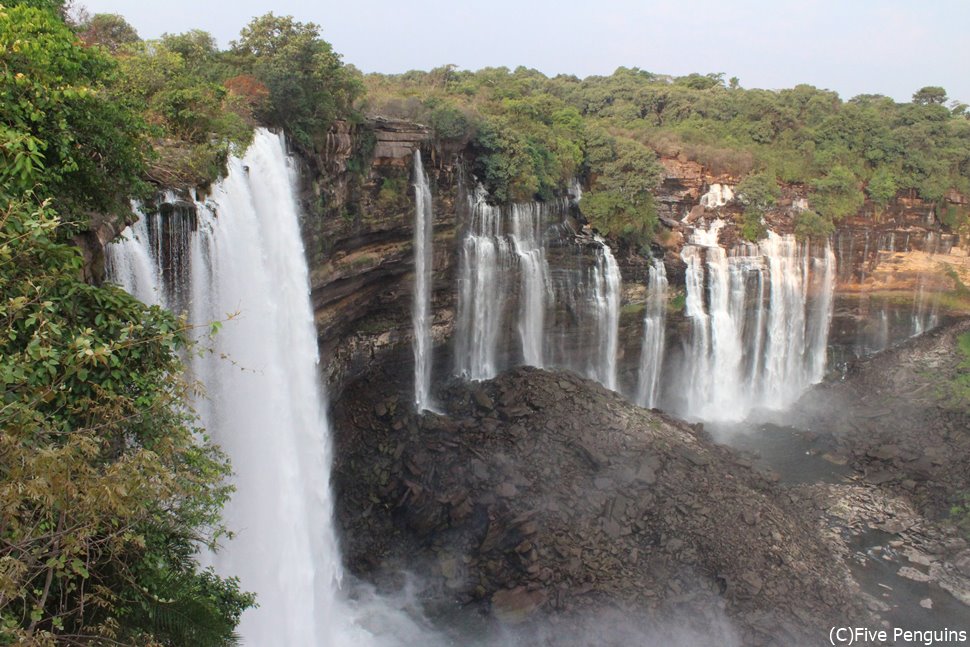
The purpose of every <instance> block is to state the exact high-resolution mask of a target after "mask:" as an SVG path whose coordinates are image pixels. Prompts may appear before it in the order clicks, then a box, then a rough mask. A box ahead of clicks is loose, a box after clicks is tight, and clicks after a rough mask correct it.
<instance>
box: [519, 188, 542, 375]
mask: <svg viewBox="0 0 970 647" xmlns="http://www.w3.org/2000/svg"><path fill="white" fill-rule="evenodd" d="M511 225H512V231H511V236H510V240H511V243H512V248H513V249H514V250H515V253H516V255H517V256H518V260H519V274H520V277H521V293H520V294H521V296H520V299H519V301H520V305H519V323H518V326H517V328H518V331H519V339H520V341H521V342H522V358H523V361H524V362H525V363H526V364H528V365H529V366H538V367H540V368H541V367H542V366H543V365H544V359H545V355H544V353H543V344H544V342H545V319H546V301H547V294H548V293H549V265H548V263H547V262H546V252H545V248H544V247H543V244H542V225H543V215H542V208H541V207H540V205H538V204H537V203H535V202H530V203H527V204H513V205H512V213H511Z"/></svg>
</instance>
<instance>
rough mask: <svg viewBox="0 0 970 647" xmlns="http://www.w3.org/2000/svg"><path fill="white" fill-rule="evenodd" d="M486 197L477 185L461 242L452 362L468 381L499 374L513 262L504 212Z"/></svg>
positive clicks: (484, 378)
mask: <svg viewBox="0 0 970 647" xmlns="http://www.w3.org/2000/svg"><path fill="white" fill-rule="evenodd" d="M486 197H487V194H486V192H485V190H484V189H483V188H481V187H479V189H478V190H477V191H476V192H475V195H474V196H473V197H472V198H471V214H472V215H471V218H472V222H471V228H470V229H469V232H468V235H466V236H465V239H464V241H462V246H461V252H460V256H461V258H460V263H459V279H458V284H459V293H458V335H457V339H456V342H455V347H456V352H455V360H456V369H457V372H458V374H459V375H461V376H463V377H466V378H468V379H471V380H487V379H489V378H491V377H494V376H495V375H496V374H497V373H498V371H499V370H500V369H499V363H498V352H499V348H498V344H499V338H500V333H501V326H502V321H503V318H504V317H503V312H502V311H503V309H504V307H505V305H506V304H505V301H504V300H505V284H506V281H507V275H508V273H509V270H510V268H509V265H510V263H511V262H512V255H511V254H510V245H509V241H508V239H507V238H506V236H505V235H504V232H503V227H502V212H501V210H500V209H498V208H497V207H493V206H492V205H490V204H488V202H486Z"/></svg>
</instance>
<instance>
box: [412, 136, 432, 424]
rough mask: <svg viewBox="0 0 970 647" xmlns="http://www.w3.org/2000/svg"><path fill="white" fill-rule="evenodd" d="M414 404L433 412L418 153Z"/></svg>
mask: <svg viewBox="0 0 970 647" xmlns="http://www.w3.org/2000/svg"><path fill="white" fill-rule="evenodd" d="M414 204H415V207H414V301H413V303H412V305H411V321H412V323H413V326H414V343H413V347H414V404H415V407H416V408H417V410H418V411H419V412H420V411H424V410H425V409H431V408H433V405H432V402H431V352H432V346H431V270H432V253H433V251H434V250H433V231H432V230H433V227H434V213H433V212H432V206H431V189H430V188H429V186H428V176H427V174H426V173H425V172H424V166H423V165H422V164H421V151H415V153H414Z"/></svg>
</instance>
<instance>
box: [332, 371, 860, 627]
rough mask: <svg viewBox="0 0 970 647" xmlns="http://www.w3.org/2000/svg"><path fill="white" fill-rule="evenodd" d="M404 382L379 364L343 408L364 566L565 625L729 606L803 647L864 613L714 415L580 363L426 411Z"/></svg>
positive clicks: (344, 493) (352, 528)
mask: <svg viewBox="0 0 970 647" xmlns="http://www.w3.org/2000/svg"><path fill="white" fill-rule="evenodd" d="M395 384H396V376H395V375H393V374H392V375H391V376H389V377H378V376H377V375H370V376H368V377H367V378H364V379H361V380H358V381H357V382H355V383H354V384H352V385H350V386H348V388H347V389H346V390H345V391H344V393H343V397H342V398H341V400H340V402H339V403H337V405H336V407H335V416H334V417H335V428H336V429H337V430H338V431H337V436H336V450H337V452H336V454H337V457H338V458H337V461H336V465H335V487H336V490H337V494H338V501H339V511H338V518H339V523H340V526H341V527H342V528H343V531H344V534H345V542H344V545H345V549H346V555H347V557H346V559H347V563H348V565H349V566H350V568H351V570H352V571H354V572H355V573H358V574H361V575H364V576H365V577H368V578H376V579H378V580H379V579H380V577H381V573H384V572H387V573H391V572H394V571H396V570H397V569H412V570H414V571H416V572H418V573H420V574H421V575H422V576H423V577H424V579H423V587H424V590H423V593H422V594H423V596H424V597H425V598H426V599H429V600H431V601H432V602H437V603H438V604H439V605H447V604H449V603H452V602H454V601H457V602H460V603H472V604H475V605H477V606H480V607H481V608H483V609H486V610H489V611H490V614H491V615H492V616H493V617H495V618H497V619H499V620H500V621H501V622H504V623H515V622H520V621H524V620H527V621H528V622H535V623H541V622H542V618H546V617H550V616H551V617H553V618H554V619H555V620H554V626H556V627H560V628H561V629H564V631H563V634H564V635H568V630H566V628H568V627H570V626H571V624H570V622H571V621H572V620H571V619H576V618H585V617H589V616H590V614H601V613H605V612H608V611H610V610H613V611H615V610H623V611H625V612H626V613H627V614H628V617H639V618H643V619H645V620H646V619H653V620H656V621H658V622H659V621H660V619H661V618H665V617H672V616H676V617H685V618H691V619H692V620H691V622H693V623H694V624H695V629H697V628H704V627H709V626H714V625H715V624H716V623H717V619H718V618H720V617H721V616H722V614H726V615H727V617H728V619H729V620H730V622H731V623H733V625H734V626H735V627H736V628H737V630H738V631H739V632H740V635H741V636H742V640H743V643H744V644H750V645H759V644H792V643H793V642H795V641H797V640H799V639H806V638H807V637H808V636H813V637H817V636H818V635H822V634H820V633H818V632H819V631H821V630H822V629H823V628H826V627H828V626H830V625H831V624H832V623H834V622H835V621H836V620H839V621H843V620H845V619H847V618H850V617H854V616H859V615H860V614H863V613H864V611H863V610H862V609H859V608H857V607H856V604H855V602H854V600H853V597H852V594H851V591H850V588H849V586H848V585H847V579H848V574H847V570H846V568H845V566H844V565H843V564H842V563H841V562H840V561H838V560H833V559H832V558H831V555H830V554H829V553H828V552H827V550H826V548H825V547H824V545H823V542H822V541H821V539H820V535H819V531H818V530H817V529H816V527H815V526H814V525H813V524H812V523H811V522H809V521H808V520H807V519H806V518H805V517H804V516H803V515H802V514H801V513H800V511H799V509H797V508H796V507H794V506H793V505H792V503H791V500H790V499H789V498H788V497H787V496H786V495H785V494H784V492H783V491H782V489H781V488H780V487H779V486H778V485H777V484H776V483H775V481H776V479H777V476H776V475H774V474H772V473H770V472H764V471H762V470H760V469H758V468H756V467H754V466H753V465H752V463H750V462H748V461H746V460H744V459H742V458H740V456H739V455H737V454H735V453H734V452H733V451H732V450H730V449H727V448H725V447H722V446H719V445H716V444H714V443H713V442H711V441H710V440H709V439H708V438H707V437H706V436H705V434H704V433H703V431H702V430H701V429H700V428H699V427H690V426H688V425H686V424H684V423H681V422H678V421H676V420H674V419H671V418H668V417H666V416H665V415H663V414H661V413H659V412H656V411H654V412H648V411H646V410H643V409H639V408H637V407H634V406H632V405H630V404H629V403H628V402H626V401H624V400H623V399H621V398H620V397H619V396H618V395H616V394H615V393H612V392H609V391H606V390H605V389H603V388H602V387H600V386H599V385H597V384H595V383H592V382H589V381H587V380H583V379H581V378H579V377H577V376H575V375H572V374H569V373H551V372H545V371H540V370H538V369H530V368H519V369H513V370H512V371H510V372H509V373H506V374H503V375H501V376H499V377H498V378H496V379H495V380H491V381H488V382H483V383H472V384H452V385H450V386H448V387H447V388H445V389H444V390H442V391H441V392H439V393H438V394H437V395H438V401H439V402H443V403H447V404H446V405H444V409H445V413H444V414H443V415H434V414H427V415H424V416H421V417H417V416H415V415H413V414H412V413H411V406H410V404H409V403H410V400H409V397H408V395H407V394H406V393H402V392H401V391H400V390H399V389H398V388H397V387H396V386H395ZM577 622H579V621H577ZM688 624H690V623H688ZM577 626H578V625H577ZM550 644H563V643H562V642H555V641H554V642H553V643H550Z"/></svg>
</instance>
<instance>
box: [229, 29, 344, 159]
mask: <svg viewBox="0 0 970 647" xmlns="http://www.w3.org/2000/svg"><path fill="white" fill-rule="evenodd" d="M232 51H233V53H234V54H235V55H236V57H237V61H238V64H239V65H240V66H241V67H242V68H244V69H245V70H246V71H248V72H249V73H251V74H252V75H253V76H255V77H256V78H257V79H259V80H260V81H261V82H262V83H264V84H265V85H266V87H267V88H268V89H269V101H268V103H267V105H266V106H265V108H264V109H263V111H262V112H261V113H260V115H259V117H260V118H261V119H262V120H263V121H264V122H265V123H267V124H268V125H270V126H281V127H285V128H286V129H287V131H288V132H289V133H290V134H291V135H292V136H293V137H294V138H295V139H296V140H297V141H298V142H299V143H300V144H302V145H304V146H311V145H313V144H314V143H315V142H317V143H319V142H318V141H317V140H320V139H321V138H322V137H323V136H324V135H325V134H326V132H327V129H328V128H329V127H330V124H332V123H333V121H334V120H335V119H337V118H338V117H341V116H346V115H348V114H350V112H351V109H352V106H353V102H354V100H355V99H356V98H357V96H358V95H359V94H360V89H361V86H360V82H359V80H358V79H357V77H356V76H354V75H353V74H351V73H350V72H349V71H348V70H347V69H346V68H345V67H344V66H343V64H342V63H341V61H340V56H339V55H338V54H336V53H335V52H334V51H333V48H332V47H331V46H330V43H328V42H326V41H325V40H323V39H322V38H320V27H319V26H317V25H315V24H313V23H302V22H298V21H296V20H294V19H293V18H292V17H291V16H274V15H273V14H272V13H268V14H266V15H264V16H261V17H259V18H255V19H253V20H252V22H250V23H249V25H247V26H246V27H244V28H243V30H242V32H241V33H240V38H239V40H238V41H234V42H233V43H232Z"/></svg>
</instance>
